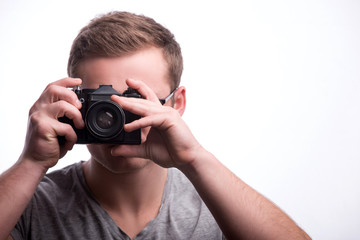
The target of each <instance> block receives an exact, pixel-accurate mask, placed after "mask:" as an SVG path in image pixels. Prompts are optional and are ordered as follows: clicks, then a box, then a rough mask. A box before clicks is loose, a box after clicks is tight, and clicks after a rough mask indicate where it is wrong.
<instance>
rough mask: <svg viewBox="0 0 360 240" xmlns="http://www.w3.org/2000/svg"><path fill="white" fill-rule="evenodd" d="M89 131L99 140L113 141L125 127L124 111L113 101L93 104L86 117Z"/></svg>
mask: <svg viewBox="0 0 360 240" xmlns="http://www.w3.org/2000/svg"><path fill="white" fill-rule="evenodd" d="M85 123H86V126H87V128H88V131H89V132H90V133H91V134H92V135H93V136H94V137H95V138H97V139H100V140H111V139H112V138H115V137H116V136H118V135H119V134H120V133H121V132H122V130H123V127H124V123H125V114H124V111H123V109H122V108H121V107H120V106H119V105H117V104H116V103H114V102H112V101H110V100H109V101H107V100H106V101H99V102H96V103H94V104H92V105H91V106H90V107H89V109H88V111H87V113H86V117H85Z"/></svg>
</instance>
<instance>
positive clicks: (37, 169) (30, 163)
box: [15, 155, 49, 181]
mask: <svg viewBox="0 0 360 240" xmlns="http://www.w3.org/2000/svg"><path fill="white" fill-rule="evenodd" d="M15 165H16V166H17V168H19V169H20V171H21V173H22V174H24V175H28V176H30V177H33V178H38V180H39V181H40V180H41V179H42V178H43V177H44V176H45V174H46V172H47V171H48V169H49V167H47V166H45V165H44V163H43V162H39V161H36V160H34V159H32V158H28V157H25V156H23V155H21V156H20V158H19V160H18V161H17V163H16V164H15Z"/></svg>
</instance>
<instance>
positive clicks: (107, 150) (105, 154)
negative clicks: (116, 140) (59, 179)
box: [87, 144, 153, 174]
mask: <svg viewBox="0 0 360 240" xmlns="http://www.w3.org/2000/svg"><path fill="white" fill-rule="evenodd" d="M113 146H114V145H106V144H89V145H87V148H88V150H89V152H90V154H91V160H92V161H95V162H96V163H97V164H99V165H101V166H102V167H103V168H104V169H106V170H107V171H109V172H111V173H114V174H124V173H132V172H136V171H139V170H141V169H143V168H145V167H146V166H148V165H149V164H151V163H153V162H152V161H151V160H148V159H143V158H125V157H120V156H117V157H114V156H112V155H111V148H112V147H113Z"/></svg>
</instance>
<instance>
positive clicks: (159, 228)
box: [11, 162, 223, 240]
mask: <svg viewBox="0 0 360 240" xmlns="http://www.w3.org/2000/svg"><path fill="white" fill-rule="evenodd" d="M11 235H12V237H13V238H14V239H47V240H49V239H130V238H129V237H128V236H127V235H126V234H125V233H124V232H123V231H122V230H121V229H120V228H119V227H118V226H117V225H116V223H115V222H114V220H113V219H112V218H111V217H110V215H109V214H108V213H107V212H106V211H105V210H104V209H103V208H102V207H101V206H100V204H99V203H98V202H97V200H96V199H95V198H94V196H93V195H92V193H91V192H90V190H89V188H88V186H87V185H86V183H85V179H84V176H83V172H82V168H81V162H78V163H76V164H73V165H70V166H68V167H65V168H63V169H61V170H57V171H54V172H52V173H49V174H47V175H46V176H45V177H44V179H43V180H42V181H41V183H40V184H39V186H38V188H37V190H36V192H35V194H34V196H33V198H32V200H31V201H30V203H29V205H28V206H27V208H26V210H25V211H24V213H23V215H22V217H21V218H20V220H19V222H18V223H17V225H16V226H15V228H14V230H13V231H12V233H11ZM135 239H207V240H209V239H223V235H222V232H221V230H220V229H219V227H218V225H217V223H216V221H215V220H214V218H213V216H212V215H211V213H210V212H209V210H208V208H207V207H206V205H205V204H204V203H203V201H202V200H201V198H200V197H199V195H198V193H197V192H196V190H195V189H194V187H193V185H192V184H191V182H190V181H189V180H188V179H187V178H186V177H185V176H184V175H183V174H182V173H181V172H180V171H179V170H177V169H169V174H168V179H167V181H166V185H165V189H164V194H163V197H162V205H161V208H160V211H159V214H158V216H157V217H156V218H155V219H153V220H151V221H150V222H149V223H148V225H147V226H146V227H145V228H144V229H143V230H142V231H141V232H140V233H139V234H138V235H137V236H136V237H135Z"/></svg>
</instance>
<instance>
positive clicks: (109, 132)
mask: <svg viewBox="0 0 360 240" xmlns="http://www.w3.org/2000/svg"><path fill="white" fill-rule="evenodd" d="M73 91H74V92H75V93H76V95H77V96H78V98H79V100H80V102H81V103H82V108H81V109H80V112H81V115H82V118H83V120H84V122H85V127H84V128H83V129H77V128H75V126H74V124H73V122H72V120H70V119H69V118H67V117H61V118H59V121H60V122H63V123H68V124H70V125H71V126H72V127H73V129H74V130H75V133H76V135H77V142H76V143H80V144H89V143H107V144H128V145H134V144H140V143H141V129H137V130H135V131H132V132H125V131H123V128H124V125H125V124H127V123H130V122H132V121H134V120H137V119H139V118H140V116H138V115H136V114H133V113H131V112H129V111H126V110H124V109H122V108H121V107H120V106H119V105H118V104H117V103H115V102H113V101H111V100H110V97H111V96H112V95H118V96H122V97H133V98H141V95H140V94H139V93H138V92H137V91H136V90H134V89H132V88H128V89H127V90H126V91H125V92H124V93H123V94H120V93H119V92H117V91H116V90H115V89H113V88H112V85H100V86H99V88H97V89H89V88H87V89H80V88H79V87H78V88H77V89H75V90H73ZM58 140H59V144H60V145H62V144H64V143H65V138H64V137H59V138H58Z"/></svg>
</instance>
